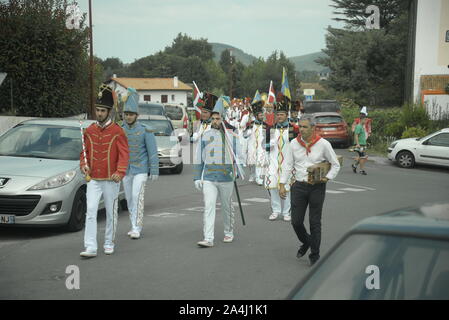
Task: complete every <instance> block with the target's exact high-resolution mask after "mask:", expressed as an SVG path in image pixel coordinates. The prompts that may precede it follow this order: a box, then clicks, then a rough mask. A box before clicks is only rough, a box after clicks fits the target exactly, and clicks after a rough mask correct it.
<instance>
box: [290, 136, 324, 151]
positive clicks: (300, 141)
mask: <svg viewBox="0 0 449 320" xmlns="http://www.w3.org/2000/svg"><path fill="white" fill-rule="evenodd" d="M320 139H321V137H320V136H319V135H317V134H315V135H314V136H313V138H312V142H311V143H310V144H309V146H308V147H307V145H306V144H305V143H304V141H302V139H301V136H300V135H298V136H297V137H296V140H297V141H298V143H299V144H300V145H302V146H303V147H304V148H306V153H307V155H309V153H310V152H311V151H310V149H311V148H312V146H313V145H315V143H317V142H318V141H320Z"/></svg>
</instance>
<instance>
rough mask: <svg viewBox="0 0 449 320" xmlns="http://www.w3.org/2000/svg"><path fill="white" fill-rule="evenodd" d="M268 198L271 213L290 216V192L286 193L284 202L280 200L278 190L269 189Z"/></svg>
mask: <svg viewBox="0 0 449 320" xmlns="http://www.w3.org/2000/svg"><path fill="white" fill-rule="evenodd" d="M270 197H271V209H272V210H273V213H277V214H281V213H282V215H283V216H290V206H291V203H290V192H287V197H286V198H285V200H282V199H281V196H280V195H279V190H278V189H270Z"/></svg>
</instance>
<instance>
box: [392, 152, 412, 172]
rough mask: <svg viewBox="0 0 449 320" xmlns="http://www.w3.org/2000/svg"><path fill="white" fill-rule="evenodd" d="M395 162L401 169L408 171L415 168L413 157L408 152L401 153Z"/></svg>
mask: <svg viewBox="0 0 449 320" xmlns="http://www.w3.org/2000/svg"><path fill="white" fill-rule="evenodd" d="M396 161H397V162H398V165H399V166H400V167H401V168H406V169H410V168H413V167H414V166H415V157H414V156H413V154H412V153H411V152H409V151H401V152H399V153H398V155H397V156H396Z"/></svg>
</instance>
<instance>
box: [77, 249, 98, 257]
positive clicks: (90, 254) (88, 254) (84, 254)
mask: <svg viewBox="0 0 449 320" xmlns="http://www.w3.org/2000/svg"><path fill="white" fill-rule="evenodd" d="M80 256H81V257H83V258H94V257H96V256H97V253H96V252H93V251H87V250H86V251H83V252H81V253H80Z"/></svg>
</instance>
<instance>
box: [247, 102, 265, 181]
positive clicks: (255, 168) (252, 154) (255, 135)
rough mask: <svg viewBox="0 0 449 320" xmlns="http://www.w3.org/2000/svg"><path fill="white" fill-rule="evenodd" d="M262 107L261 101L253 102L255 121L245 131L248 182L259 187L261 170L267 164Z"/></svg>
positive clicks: (261, 179) (261, 178)
mask: <svg viewBox="0 0 449 320" xmlns="http://www.w3.org/2000/svg"><path fill="white" fill-rule="evenodd" d="M263 105H264V101H263V100H258V101H254V102H253V104H252V106H253V114H254V117H255V119H254V121H253V122H252V123H251V125H250V126H248V128H247V130H246V131H245V136H246V137H247V139H248V166H249V169H250V177H249V181H250V182H252V181H254V180H255V181H256V183H257V184H258V185H259V186H261V185H263V177H264V175H263V168H264V167H265V166H266V162H267V159H266V157H267V155H266V151H265V132H266V129H267V124H266V123H265V122H264V121H263V118H264V115H263V109H262V107H263Z"/></svg>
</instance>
